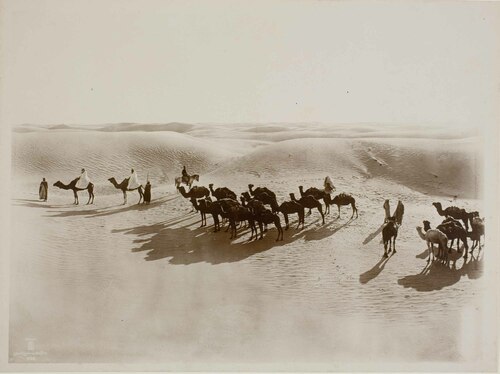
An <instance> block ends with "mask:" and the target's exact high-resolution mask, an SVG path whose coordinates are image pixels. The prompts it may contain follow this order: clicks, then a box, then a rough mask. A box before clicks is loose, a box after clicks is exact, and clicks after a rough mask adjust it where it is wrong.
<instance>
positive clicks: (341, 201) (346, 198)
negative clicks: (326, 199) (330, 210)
mask: <svg viewBox="0 0 500 374" xmlns="http://www.w3.org/2000/svg"><path fill="white" fill-rule="evenodd" d="M330 204H331V205H337V208H338V209H339V216H338V218H340V206H343V205H351V208H352V215H351V218H353V217H354V213H356V218H358V208H356V200H355V199H354V197H352V196H351V195H349V194H345V193H341V194H340V195H337V196H335V197H334V198H333V200H332V201H331V202H330Z"/></svg>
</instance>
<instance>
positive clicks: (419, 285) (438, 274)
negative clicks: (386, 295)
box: [398, 253, 483, 292]
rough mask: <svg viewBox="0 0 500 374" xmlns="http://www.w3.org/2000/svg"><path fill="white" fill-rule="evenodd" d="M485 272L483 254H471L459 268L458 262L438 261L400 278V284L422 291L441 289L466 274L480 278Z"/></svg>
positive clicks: (469, 276) (473, 277) (470, 277)
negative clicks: (449, 263)
mask: <svg viewBox="0 0 500 374" xmlns="http://www.w3.org/2000/svg"><path fill="white" fill-rule="evenodd" d="M482 274H483V256H482V253H481V254H479V255H477V254H476V255H469V257H468V258H467V260H465V259H464V260H463V262H462V265H461V266H460V267H459V268H457V266H456V262H452V263H451V266H450V265H445V264H443V263H441V262H438V261H433V262H431V263H430V264H426V265H425V267H424V268H423V269H422V271H421V272H420V273H418V274H414V275H407V276H405V277H402V278H400V279H398V284H399V285H401V286H403V287H405V288H413V289H415V290H416V291H420V292H429V291H436V290H441V289H443V288H445V287H449V286H452V285H454V284H456V283H458V282H459V281H460V279H461V278H462V277H464V276H467V277H468V278H469V279H478V278H480V277H481V276H482Z"/></svg>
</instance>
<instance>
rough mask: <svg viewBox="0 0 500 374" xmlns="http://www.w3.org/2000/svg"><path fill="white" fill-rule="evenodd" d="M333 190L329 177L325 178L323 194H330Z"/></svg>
mask: <svg viewBox="0 0 500 374" xmlns="http://www.w3.org/2000/svg"><path fill="white" fill-rule="evenodd" d="M334 190H335V187H334V186H333V182H332V180H331V179H330V177H326V178H325V192H326V193H331V192H333V191H334Z"/></svg>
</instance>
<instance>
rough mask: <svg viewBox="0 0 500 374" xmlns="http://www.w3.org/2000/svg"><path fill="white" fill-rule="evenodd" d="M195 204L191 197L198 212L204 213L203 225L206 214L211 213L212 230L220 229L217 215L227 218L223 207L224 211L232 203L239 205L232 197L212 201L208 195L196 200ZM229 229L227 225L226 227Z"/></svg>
mask: <svg viewBox="0 0 500 374" xmlns="http://www.w3.org/2000/svg"><path fill="white" fill-rule="evenodd" d="M194 200H195V201H196V202H197V204H196V205H195V204H194V203H193V198H191V202H192V203H193V206H195V208H196V209H197V210H198V211H199V212H200V214H202V213H203V214H204V215H205V225H206V214H207V213H208V214H211V215H212V218H213V220H214V232H217V231H220V221H219V216H221V217H222V218H228V214H226V213H224V211H223V209H225V210H226V211H228V210H229V208H230V207H231V206H233V205H239V203H238V202H237V201H235V200H232V199H221V200H217V201H214V202H212V201H211V199H210V197H206V198H204V199H199V200H196V199H194ZM228 229H229V227H228ZM226 231H227V230H226Z"/></svg>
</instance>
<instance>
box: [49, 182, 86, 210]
mask: <svg viewBox="0 0 500 374" xmlns="http://www.w3.org/2000/svg"><path fill="white" fill-rule="evenodd" d="M78 179H80V177H78V178H76V179H73V180H72V181H71V182H69V184H64V183H63V182H61V181H57V182H56V183H54V186H55V187H58V188H60V189H62V190H71V191H73V196H74V198H75V200H74V202H73V204H75V205H78V204H79V203H80V202H79V201H78V191H85V190H87V191H88V193H89V200H88V201H87V205H88V204H94V184H93V183H92V182H90V183H89V184H88V185H87V187H86V188H78V187H76V183H77V182H78Z"/></svg>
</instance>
